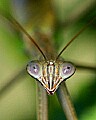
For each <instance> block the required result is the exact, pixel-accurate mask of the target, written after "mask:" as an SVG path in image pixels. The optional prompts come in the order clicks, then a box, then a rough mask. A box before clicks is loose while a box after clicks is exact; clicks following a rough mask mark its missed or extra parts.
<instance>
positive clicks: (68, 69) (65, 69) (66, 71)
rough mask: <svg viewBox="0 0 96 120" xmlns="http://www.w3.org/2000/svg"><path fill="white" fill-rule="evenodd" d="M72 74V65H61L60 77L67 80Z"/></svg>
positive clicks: (73, 70) (66, 63)
mask: <svg viewBox="0 0 96 120" xmlns="http://www.w3.org/2000/svg"><path fill="white" fill-rule="evenodd" d="M74 72H75V67H74V65H73V64H72V63H68V62H65V63H63V64H62V67H61V73H62V74H61V75H62V77H63V78H64V79H67V78H69V77H70V76H72V75H73V74H74Z"/></svg>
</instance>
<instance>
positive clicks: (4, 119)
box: [0, 0, 96, 120]
mask: <svg viewBox="0 0 96 120" xmlns="http://www.w3.org/2000/svg"><path fill="white" fill-rule="evenodd" d="M53 5H54V10H55V12H56V15H57V23H58V25H57V28H56V30H55V31H54V38H55V46H56V47H57V48H59V49H58V50H57V51H60V50H61V49H62V48H63V47H64V45H66V43H67V42H68V41H69V40H70V39H71V38H72V37H73V36H74V35H75V34H76V33H77V32H78V31H79V30H80V29H81V28H82V27H83V26H84V25H85V24H86V23H88V21H89V20H90V19H92V18H93V17H94V16H96V2H95V0H91V1H90V0H86V1H83V0H71V1H68V0H60V1H58V0H53ZM11 6H12V4H11V0H0V9H1V10H4V11H6V13H9V12H10V11H11V8H12V7H11ZM13 8H14V7H13ZM25 10H26V9H25ZM0 18H1V19H0V89H2V87H3V86H4V84H6V83H7V82H8V80H10V78H12V77H13V76H14V75H15V74H16V73H17V72H18V71H20V69H21V68H22V67H23V66H25V67H26V64H27V62H28V61H29V59H28V57H27V56H26V55H25V51H24V43H23V42H22V40H21V38H20V35H19V34H18V33H17V32H16V31H15V30H14V29H13V28H11V27H10V25H9V22H8V21H7V20H6V19H4V18H2V17H0ZM62 57H63V58H64V59H65V60H68V61H71V62H73V63H75V62H76V63H80V64H81V65H82V64H84V65H90V66H96V20H95V21H94V22H93V23H92V24H91V25H90V26H89V27H88V28H87V29H86V30H85V31H84V32H83V33H82V34H81V35H80V36H79V37H78V38H76V40H75V41H74V42H73V43H72V44H71V45H70V46H69V47H68V48H67V49H66V51H65V52H64V54H63V55H62ZM67 86H68V89H69V92H70V95H71V98H72V100H73V103H74V105H75V108H76V111H77V115H78V117H79V120H95V119H96V93H95V92H96V71H94V72H92V71H87V70H78V69H77V71H76V73H75V75H74V76H73V77H72V78H70V79H69V80H67ZM49 119H50V120H58V119H60V120H64V119H65V116H64V114H63V111H62V108H61V106H60V105H59V103H58V100H57V98H56V95H54V96H49ZM0 120H36V81H35V80H34V79H32V78H31V77H30V76H29V75H26V76H25V78H22V81H20V82H18V83H17V84H16V85H14V86H12V87H11V88H10V89H9V91H8V92H7V93H6V94H4V95H3V97H1V98H0Z"/></svg>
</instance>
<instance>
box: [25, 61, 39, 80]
mask: <svg viewBox="0 0 96 120" xmlns="http://www.w3.org/2000/svg"><path fill="white" fill-rule="evenodd" d="M27 71H28V73H29V74H30V75H31V76H33V77H35V78H38V76H39V74H40V64H39V63H38V62H37V61H31V62H29V63H28V65H27Z"/></svg>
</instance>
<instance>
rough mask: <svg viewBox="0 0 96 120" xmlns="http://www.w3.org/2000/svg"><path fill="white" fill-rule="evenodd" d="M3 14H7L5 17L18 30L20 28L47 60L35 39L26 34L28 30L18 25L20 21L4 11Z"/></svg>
mask: <svg viewBox="0 0 96 120" xmlns="http://www.w3.org/2000/svg"><path fill="white" fill-rule="evenodd" d="M1 14H3V16H7V19H8V20H9V21H10V22H11V23H12V24H13V25H15V26H16V27H17V28H18V29H19V30H21V32H23V33H24V34H25V35H26V36H27V37H28V38H29V40H30V41H31V42H32V43H33V44H34V45H35V46H36V47H37V49H38V50H39V51H40V52H41V54H42V56H43V57H44V59H45V60H47V58H46V56H45V55H44V53H43V51H42V50H41V48H40V47H39V46H38V44H37V43H36V42H35V40H34V39H33V38H32V37H31V36H30V35H29V34H28V32H26V30H25V29H24V28H23V27H22V26H21V25H20V23H18V22H17V20H16V19H15V18H13V17H12V16H11V15H10V14H9V16H8V15H5V14H4V13H1Z"/></svg>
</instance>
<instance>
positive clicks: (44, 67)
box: [27, 60, 75, 94]
mask: <svg viewBox="0 0 96 120" xmlns="http://www.w3.org/2000/svg"><path fill="white" fill-rule="evenodd" d="M27 71H28V73H29V74H30V75H31V76H32V77H34V78H35V79H37V80H38V81H39V82H40V83H41V84H42V85H43V86H44V88H45V89H46V91H47V92H48V94H54V92H55V91H56V90H57V88H58V87H59V85H60V83H61V82H62V81H64V80H66V79H67V78H69V77H70V76H72V75H73V74H74V72H75V67H74V65H73V64H72V63H70V62H65V61H59V60H58V61H53V60H50V61H42V62H39V61H31V62H29V64H28V65H27Z"/></svg>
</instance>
